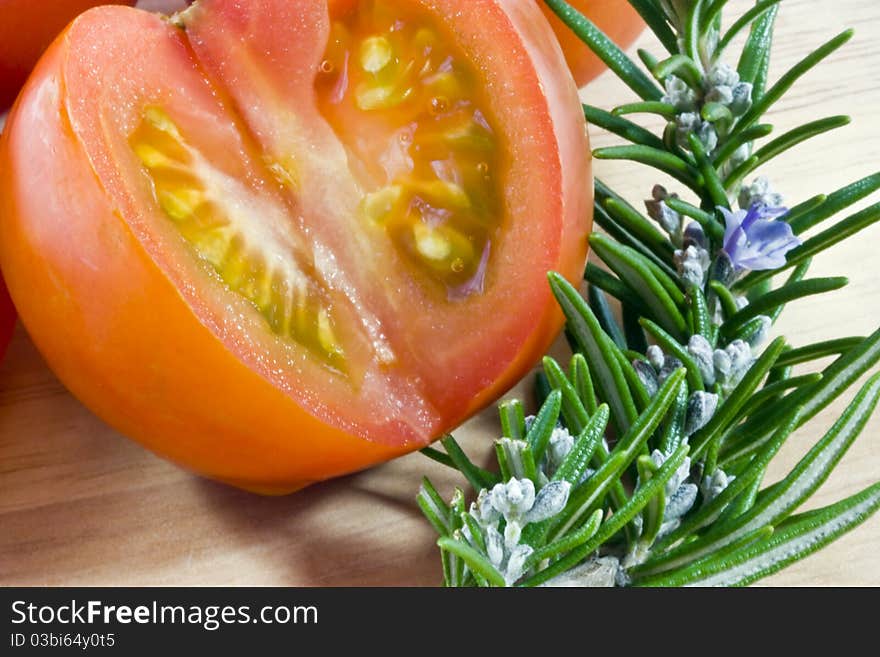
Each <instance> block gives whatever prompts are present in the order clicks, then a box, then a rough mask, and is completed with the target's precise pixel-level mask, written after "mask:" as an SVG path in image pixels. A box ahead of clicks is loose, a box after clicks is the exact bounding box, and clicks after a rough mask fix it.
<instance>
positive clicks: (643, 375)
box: [632, 358, 660, 397]
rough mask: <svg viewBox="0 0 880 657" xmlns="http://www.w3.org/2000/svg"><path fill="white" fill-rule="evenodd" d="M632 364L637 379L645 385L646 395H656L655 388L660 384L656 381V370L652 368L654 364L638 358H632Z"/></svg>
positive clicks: (658, 387)
mask: <svg viewBox="0 0 880 657" xmlns="http://www.w3.org/2000/svg"><path fill="white" fill-rule="evenodd" d="M632 366H633V369H634V370H635V371H636V375H637V376H638V377H639V381H641V382H642V385H643V386H645V391H646V392H647V393H648V397H653V396H654V395H656V394H657V390H659V389H660V384H659V383H658V381H657V370H655V369H654V366H653V365H651V364H650V363H646V362H645V361H643V360H640V359H638V358H636V359H635V360H633V362H632Z"/></svg>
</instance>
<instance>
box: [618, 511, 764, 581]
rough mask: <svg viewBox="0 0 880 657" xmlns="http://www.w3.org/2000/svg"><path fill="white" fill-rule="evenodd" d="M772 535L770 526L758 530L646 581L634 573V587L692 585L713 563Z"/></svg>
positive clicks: (647, 578)
mask: <svg viewBox="0 0 880 657" xmlns="http://www.w3.org/2000/svg"><path fill="white" fill-rule="evenodd" d="M772 535H773V527H772V526H770V525H768V526H766V527H761V528H760V529H756V530H755V531H753V532H751V533H749V534H746V535H745V536H743V537H742V538H740V539H738V540H737V541H734V542H733V543H731V544H730V545H728V546H725V547H723V548H721V549H720V550H718V551H717V552H713V553H712V554H710V555H708V556H706V557H703V558H702V559H698V560H697V561H695V562H694V563H692V564H690V565H688V566H685V567H683V568H679V569H677V570H673V571H671V572H665V573H662V574H660V575H657V576H654V577H646V578H644V579H639V577H638V573H637V572H634V573H633V575H634V577H635V581H634V582H633V586H638V587H650V588H661V587H662V588H666V587H679V586H688V585H689V584H691V582H693V581H694V580H698V579H699V578H700V577H701V576H703V574H704V573H705V572H706V570H707V569H710V568H711V565H712V564H713V563H717V562H722V560H724V559H727V558H729V557H730V556H731V555H733V554H735V553H736V552H737V551H738V550H740V549H742V548H744V547H748V546H750V545H753V544H755V543H756V542H758V541H761V540H764V539H766V538H768V537H770V536H772Z"/></svg>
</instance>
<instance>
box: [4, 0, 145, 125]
mask: <svg viewBox="0 0 880 657" xmlns="http://www.w3.org/2000/svg"><path fill="white" fill-rule="evenodd" d="M135 2H136V0H115V1H114V0H0V112H2V111H3V110H5V109H6V108H8V107H9V106H10V105H11V104H12V101H13V100H15V96H16V94H17V93H18V90H19V89H20V88H21V85H23V84H24V81H25V80H26V79H27V76H28V74H29V73H30V72H31V69H32V68H33V67H34V64H36V63H37V60H38V59H39V58H40V55H41V54H42V53H43V51H45V50H46V48H48V47H49V44H50V43H52V40H53V39H54V38H55V37H56V35H57V34H58V33H59V32H61V30H62V29H64V26H65V25H67V24H68V23H69V22H70V21H71V20H73V19H74V18H76V16H77V15H78V14H80V13H82V12H84V11H86V10H87V9H91V8H92V7H97V6H98V5H105V4H125V5H129V6H131V5H133V4H134V3H135Z"/></svg>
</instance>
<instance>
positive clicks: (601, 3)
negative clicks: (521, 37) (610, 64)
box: [537, 0, 645, 87]
mask: <svg viewBox="0 0 880 657" xmlns="http://www.w3.org/2000/svg"><path fill="white" fill-rule="evenodd" d="M537 1H538V3H539V4H540V5H541V10H542V11H543V12H544V15H545V16H546V17H547V20H549V21H550V25H551V27H553V31H554V32H555V33H556V38H557V39H559V44H560V45H561V46H562V51H563V53H564V54H565V59H566V61H567V62H568V66H569V68H570V69H571V73H572V75H573V76H574V79H575V82H577V85H578V86H579V87H582V86H584V85H585V84H587V83H588V82H590V81H591V80H592V79H594V78H595V77H596V76H598V75H599V74H600V73H602V72H603V71H604V70H605V69H606V68H607V67H606V66H605V63H604V62H602V60H600V59H599V58H598V57H596V55H595V54H593V51H592V50H590V49H589V48H588V47H587V46H586V45H584V43H583V42H582V41H581V40H580V39H579V38H578V37H577V36H576V35H575V33H574V32H572V31H571V30H570V29H569V28H568V27H567V26H566V25H565V23H563V22H562V20H560V18H559V17H558V16H557V15H556V14H554V13H553V10H552V9H550V8H549V7H548V6H547V5H546V4H545V3H544V2H543V0H537ZM567 1H568V4H570V5H571V6H572V7H574V8H575V9H577V10H578V11H580V12H581V13H582V14H584V15H585V16H586V17H587V18H589V19H590V20H591V21H593V23H595V24H596V26H597V27H598V28H599V29H600V30H602V31H603V32H604V33H605V34H606V35H608V37H609V38H610V39H611V40H612V41H614V43H616V44H617V45H618V46H620V47H621V48H624V49H625V48H628V47H629V46H630V45H632V43H633V42H634V41H635V40H636V37H638V36H639V34H641V33H642V31H643V30H644V29H645V23H644V21H642V17H641V16H639V14H638V13H637V12H636V10H635V9H633V7H632V5H630V4H629V2H627V0H567Z"/></svg>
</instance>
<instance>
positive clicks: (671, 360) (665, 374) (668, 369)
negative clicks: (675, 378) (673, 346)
mask: <svg viewBox="0 0 880 657" xmlns="http://www.w3.org/2000/svg"><path fill="white" fill-rule="evenodd" d="M681 367H682V362H681V361H680V360H678V358H676V357H675V356H666V358H665V360H664V361H663V367H661V368H660V372H658V373H657V381H658V383H660V385H663V383H664V382H665V381H666V379H668V378H669V377H670V376H672V375H673V374H675V372H676V370H679V369H681Z"/></svg>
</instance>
